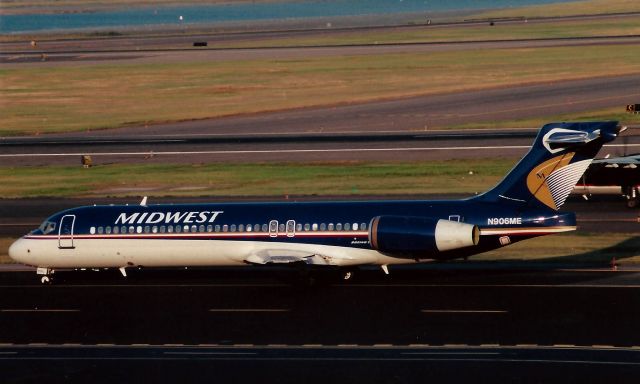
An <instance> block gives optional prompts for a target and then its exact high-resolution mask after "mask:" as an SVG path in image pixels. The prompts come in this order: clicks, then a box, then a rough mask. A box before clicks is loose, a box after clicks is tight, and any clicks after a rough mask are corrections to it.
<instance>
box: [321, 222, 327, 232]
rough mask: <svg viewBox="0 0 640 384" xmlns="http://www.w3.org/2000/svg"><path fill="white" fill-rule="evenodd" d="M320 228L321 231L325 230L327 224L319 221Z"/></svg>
mask: <svg viewBox="0 0 640 384" xmlns="http://www.w3.org/2000/svg"><path fill="white" fill-rule="evenodd" d="M320 230H321V231H326V230H327V224H325V223H321V224H320Z"/></svg>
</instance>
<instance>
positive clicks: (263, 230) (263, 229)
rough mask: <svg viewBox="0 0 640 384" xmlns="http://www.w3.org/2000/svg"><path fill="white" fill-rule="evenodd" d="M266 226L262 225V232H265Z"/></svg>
mask: <svg viewBox="0 0 640 384" xmlns="http://www.w3.org/2000/svg"><path fill="white" fill-rule="evenodd" d="M267 229H268V227H267V224H262V232H267Z"/></svg>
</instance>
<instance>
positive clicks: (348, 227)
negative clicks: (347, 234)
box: [344, 223, 351, 231]
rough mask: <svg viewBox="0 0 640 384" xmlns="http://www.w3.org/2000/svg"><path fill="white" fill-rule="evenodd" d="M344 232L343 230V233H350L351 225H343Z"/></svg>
mask: <svg viewBox="0 0 640 384" xmlns="http://www.w3.org/2000/svg"><path fill="white" fill-rule="evenodd" d="M344 230H345V231H350V230H351V224H349V223H344Z"/></svg>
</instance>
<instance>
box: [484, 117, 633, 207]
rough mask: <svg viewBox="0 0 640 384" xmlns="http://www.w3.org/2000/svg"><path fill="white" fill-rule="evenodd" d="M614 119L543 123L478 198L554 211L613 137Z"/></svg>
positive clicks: (617, 129) (617, 131) (614, 136)
mask: <svg viewBox="0 0 640 384" xmlns="http://www.w3.org/2000/svg"><path fill="white" fill-rule="evenodd" d="M620 130H621V128H620V127H619V126H618V122H617V121H606V122H589V123H551V124H546V125H545V126H544V127H542V129H540V132H539V133H538V136H537V137H536V140H535V142H534V143H533V146H532V147H531V149H530V150H529V153H527V154H526V156H525V157H523V158H522V160H520V162H518V164H516V166H515V167H514V168H513V169H512V170H511V172H509V173H508V174H507V176H506V177H505V178H504V179H503V180H502V181H501V182H500V183H499V184H498V185H497V186H495V188H493V189H492V190H490V191H488V192H486V193H484V194H482V195H480V196H478V197H477V199H478V200H482V201H492V202H496V201H502V202H505V201H511V202H514V203H522V204H525V203H526V204H529V205H538V206H546V207H549V208H551V209H554V210H558V209H559V208H560V206H562V204H564V202H565V200H566V199H567V196H569V193H571V190H572V189H573V187H574V186H575V184H576V183H577V182H578V180H579V179H580V177H582V174H583V173H584V171H585V170H586V169H587V167H588V166H589V164H590V163H591V160H593V158H594V157H595V156H596V154H597V153H598V151H599V150H600V148H602V145H604V144H605V143H608V142H610V141H612V140H613V139H615V138H616V137H617V136H618V133H620Z"/></svg>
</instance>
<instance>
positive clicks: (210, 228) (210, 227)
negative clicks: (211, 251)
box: [207, 224, 213, 233]
mask: <svg viewBox="0 0 640 384" xmlns="http://www.w3.org/2000/svg"><path fill="white" fill-rule="evenodd" d="M207 232H209V233H211V232H213V225H211V224H209V225H207Z"/></svg>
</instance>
